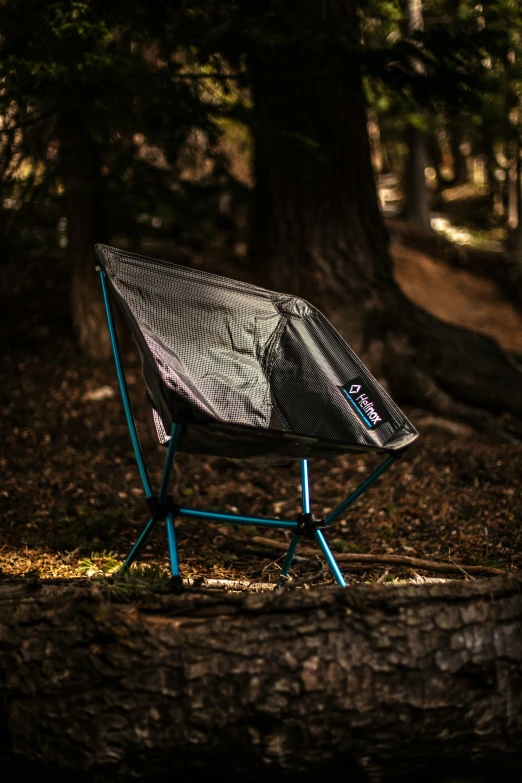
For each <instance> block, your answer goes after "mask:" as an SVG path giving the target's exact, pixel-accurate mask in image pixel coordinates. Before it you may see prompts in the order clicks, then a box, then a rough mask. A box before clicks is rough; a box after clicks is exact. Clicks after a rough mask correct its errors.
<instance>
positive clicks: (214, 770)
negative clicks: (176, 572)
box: [0, 577, 522, 781]
mask: <svg viewBox="0 0 522 783" xmlns="http://www.w3.org/2000/svg"><path fill="white" fill-rule="evenodd" d="M521 586H522V582H521V581H520V579H519V578H516V577H505V578H504V577H502V578H499V579H497V578H495V579H492V580H488V581H469V582H465V581H462V582H453V583H444V584H427V585H420V586H417V585H416V586H394V585H357V586H355V587H352V588H349V589H347V590H339V589H317V590H297V591H282V592H276V593H264V594H250V595H245V594H235V595H234V594H224V593H214V594H213V593H212V592H208V591H207V592H203V591H201V592H200V593H196V592H194V593H191V592H190V591H189V592H188V593H186V594H184V595H182V596H173V595H155V596H154V595H149V596H146V595H145V596H144V595H142V596H141V598H140V599H139V600H138V602H137V604H136V603H134V604H132V603H119V602H118V599H117V595H118V593H117V592H116V591H114V592H113V593H112V596H110V595H109V597H107V594H105V596H104V595H102V593H101V592H100V590H98V589H90V588H85V587H83V588H79V587H66V588H57V587H49V586H42V587H40V588H39V589H37V587H33V592H32V593H31V592H29V591H28V590H27V588H22V587H17V586H14V587H10V586H9V585H3V586H2V587H1V588H0V682H1V684H2V691H3V700H2V701H1V702H0V703H1V704H2V710H3V715H2V724H3V726H4V734H5V736H6V737H8V743H9V745H10V749H11V751H13V752H14V753H15V754H19V757H25V758H30V759H33V760H34V761H39V762H42V763H59V764H60V765H61V766H62V767H65V768H66V769H68V770H69V771H70V772H71V773H72V772H73V771H74V772H78V773H80V772H82V771H83V772H85V771H88V772H89V774H90V775H91V777H90V778H89V779H92V780H100V781H102V780H103V781H104V780H109V779H110V780H123V779H125V780H128V779H133V778H137V779H147V778H149V779H153V780H160V779H161V780H163V779H165V780H167V779H169V780H172V779H173V776H174V777H177V779H189V778H188V777H187V778H183V777H180V776H182V775H187V776H190V779H194V780H199V779H201V778H203V777H204V776H205V774H206V773H208V775H209V777H210V778H211V777H213V779H215V775H216V774H218V773H223V774H225V775H226V778H227V779H230V780H236V779H239V777H241V776H242V777H243V779H245V778H246V779H248V780H249V781H257V780H264V781H266V780H267V775H270V776H271V779H279V778H281V779H286V778H288V777H292V776H295V779H299V780H300V781H303V780H309V779H310V780H311V779H312V778H314V779H316V778H317V774H321V775H323V776H324V775H325V774H329V775H330V774H331V775H334V774H335V775H340V774H342V775H343V779H348V778H349V779H350V780H351V781H380V780H384V779H386V780H389V779H391V778H400V777H401V776H404V775H412V776H413V777H412V778H411V779H412V780H416V781H417V780H419V779H421V778H420V777H419V775H422V780H428V781H429V780H441V778H440V777H434V775H435V773H436V774H437V775H438V774H440V775H443V774H444V773H445V772H447V771H448V770H451V771H452V773H453V775H455V771H456V770H457V769H458V768H459V765H460V768H463V769H465V770H466V771H467V773H468V775H471V773H472V771H473V768H474V765H475V767H476V766H477V765H480V768H481V769H482V770H486V769H487V768H488V765H491V767H492V768H493V769H494V770H495V771H496V774H497V775H498V777H497V778H496V779H506V780H507V779H510V780H518V779H519V776H520V775H522V592H521ZM503 775H514V776H512V777H509V776H508V777H503ZM162 776H164V777H162ZM482 779H483V778H481V780H482Z"/></svg>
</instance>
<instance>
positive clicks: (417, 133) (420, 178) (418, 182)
mask: <svg viewBox="0 0 522 783" xmlns="http://www.w3.org/2000/svg"><path fill="white" fill-rule="evenodd" d="M407 19H408V33H409V35H413V34H415V33H417V32H420V31H422V30H423V29H424V20H423V16H422V2H421V0H407ZM414 68H415V70H416V71H417V72H418V73H422V72H423V66H422V64H421V63H420V62H419V61H416V62H415V63H414ZM407 142H408V150H409V156H408V164H407V168H406V219H407V220H408V221H409V222H410V223H412V224H413V225H415V226H417V227H418V228H425V229H426V230H429V229H430V228H431V226H430V206H429V194H428V189H427V188H426V178H425V174H424V172H425V170H426V167H427V165H428V153H427V150H428V144H427V139H426V134H425V133H424V131H422V130H421V129H420V128H417V127H415V126H414V125H410V126H409V127H408V130H407Z"/></svg>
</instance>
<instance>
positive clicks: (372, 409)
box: [341, 375, 390, 430]
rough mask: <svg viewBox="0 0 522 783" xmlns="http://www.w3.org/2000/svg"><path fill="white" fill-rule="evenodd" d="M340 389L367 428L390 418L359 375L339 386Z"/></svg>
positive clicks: (372, 427) (371, 427)
mask: <svg viewBox="0 0 522 783" xmlns="http://www.w3.org/2000/svg"><path fill="white" fill-rule="evenodd" d="M341 391H342V393H343V394H344V396H345V397H346V399H347V400H348V402H349V403H350V405H351V407H352V410H354V411H355V413H356V414H357V415H358V417H359V418H360V420H361V421H362V422H363V424H365V425H366V426H367V427H368V429H372V430H373V429H374V428H375V427H378V426H379V425H380V424H383V422H385V421H389V420H390V417H389V414H388V412H387V411H386V409H385V407H384V406H383V405H382V403H380V402H378V401H377V399H376V395H375V392H373V391H372V390H371V389H370V388H369V387H368V384H367V383H365V382H364V380H363V379H362V378H361V376H360V375H359V376H357V378H354V379H353V380H352V381H350V383H347V384H346V385H345V386H341Z"/></svg>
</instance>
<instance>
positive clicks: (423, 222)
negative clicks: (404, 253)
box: [405, 125, 431, 231]
mask: <svg viewBox="0 0 522 783" xmlns="http://www.w3.org/2000/svg"><path fill="white" fill-rule="evenodd" d="M407 141H408V152H409V155H408V165H407V169H406V210H405V217H406V220H407V221H408V222H409V223H412V225H414V226H416V227H417V228H423V229H425V230H426V231H429V230H430V229H431V224H430V205H429V195H428V189H427V187H426V176H425V174H424V172H425V170H426V166H427V165H428V155H427V146H428V145H427V139H426V134H425V133H424V131H422V130H420V129H419V128H415V127H413V125H410V126H409V128H408V130H407Z"/></svg>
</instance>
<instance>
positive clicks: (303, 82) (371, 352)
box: [249, 0, 522, 428]
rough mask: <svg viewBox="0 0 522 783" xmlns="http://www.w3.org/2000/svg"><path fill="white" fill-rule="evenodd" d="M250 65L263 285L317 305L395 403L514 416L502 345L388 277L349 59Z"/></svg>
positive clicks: (486, 421) (304, 55)
mask: <svg viewBox="0 0 522 783" xmlns="http://www.w3.org/2000/svg"><path fill="white" fill-rule="evenodd" d="M290 7H291V6H290V5H289V6H288V8H289V9H290ZM292 8H293V6H292ZM300 9H301V12H302V14H303V17H302V19H301V20H300V24H301V25H302V28H303V29H306V25H308V27H309V28H310V29H312V30H314V31H319V30H320V31H321V32H322V33H326V32H327V31H328V29H329V25H334V26H341V25H345V26H347V27H348V28H349V29H352V30H353V29H356V27H355V19H354V16H353V7H352V6H351V5H350V4H348V3H338V2H335V0H328V2H326V3H323V4H321V6H320V8H319V6H317V5H315V4H306V5H305V4H302V5H300ZM294 10H295V9H294ZM314 40H315V39H314ZM249 66H250V74H251V83H252V89H253V97H254V112H255V120H254V135H255V175H256V192H255V213H254V224H253V234H252V244H251V254H252V257H253V258H254V259H255V261H256V262H257V263H258V265H260V267H261V268H262V269H263V270H264V272H265V275H266V281H267V283H268V284H269V285H271V286H272V287H274V288H276V289H279V290H283V291H284V290H287V291H289V292H293V293H297V294H300V295H302V296H304V297H305V298H307V299H309V300H310V301H311V302H312V303H313V304H315V305H316V306H318V307H319V308H320V309H322V310H324V311H325V312H326V313H327V314H328V316H329V317H330V318H331V320H332V322H333V323H334V325H335V326H336V327H337V329H338V330H339V331H340V332H341V334H343V336H344V337H345V338H346V339H347V340H348V342H349V343H350V344H351V346H352V348H353V349H354V350H355V351H356V353H358V354H359V355H360V356H361V358H362V359H363V361H365V363H366V364H367V365H368V366H369V367H370V369H371V370H372V371H373V373H374V374H375V375H376V376H377V377H378V378H379V379H380V380H381V381H382V382H384V383H385V384H387V385H388V386H389V387H390V389H391V391H392V393H394V395H396V396H397V397H398V398H399V399H402V400H408V401H410V402H414V403H416V404H419V403H420V404H423V405H426V404H427V405H429V406H431V407H433V408H435V409H436V410H438V411H439V412H441V413H444V414H446V415H455V416H457V417H462V418H464V419H468V420H471V421H473V422H475V423H476V424H477V426H479V427H485V428H490V427H491V428H494V427H495V426H496V424H495V422H494V421H493V420H492V419H491V416H489V415H488V413H485V411H486V412H492V413H500V412H509V413H512V414H514V415H515V416H517V417H522V395H521V394H520V388H521V381H522V373H521V372H520V369H519V368H518V367H517V366H516V365H515V364H514V363H513V362H512V361H511V360H510V359H509V357H508V356H506V354H505V353H504V352H503V351H502V350H501V349H500V347H499V346H498V345H497V344H496V343H495V342H494V341H493V340H491V339H489V338H487V337H485V336H483V335H479V334H476V333H473V332H469V331H467V330H465V329H461V328H458V327H453V326H450V325H448V324H445V323H442V322H441V321H439V320H438V319H436V318H434V317H432V316H431V315H429V314H428V313H426V312H425V311H422V310H420V309H419V308H417V307H415V306H414V305H413V303H411V302H410V301H409V300H407V299H406V298H405V297H404V295H403V294H402V293H401V291H400V290H399V288H398V286H397V285H396V283H395V281H394V278H393V269H392V262H391V259H390V256H389V253H388V238H387V234H386V231H385V228H384V225H383V221H382V219H381V216H380V213H379V209H378V205H377V197H376V191H375V183H374V176H373V171H372V166H371V160H370V146H369V141H368V134H367V129H366V107H365V101H364V96H363V90H362V82H361V73H360V67H359V63H358V62H357V60H355V59H350V58H347V57H346V53H345V52H343V53H342V59H341V58H340V56H339V55H338V53H337V54H336V52H335V50H334V48H333V47H330V48H329V47H326V46H325V47H324V48H323V49H322V50H321V51H319V52H318V51H317V50H315V49H312V50H304V49H302V48H300V47H299V45H298V44H296V43H295V42H292V43H280V44H278V45H277V46H274V45H271V46H266V47H262V48H259V47H258V48H257V49H256V51H255V52H253V53H252V54H251V56H250V62H249ZM477 408H479V409H481V410H476V409H477ZM517 427H518V425H517Z"/></svg>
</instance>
